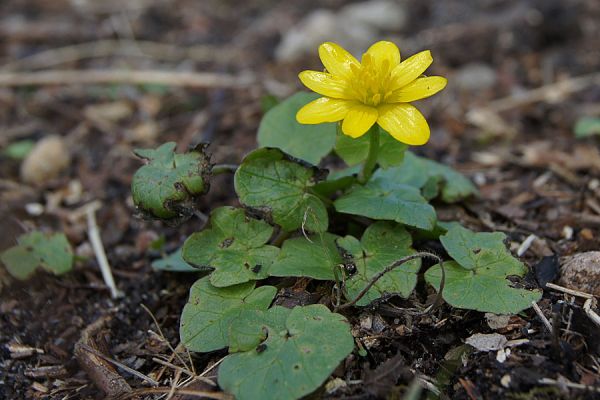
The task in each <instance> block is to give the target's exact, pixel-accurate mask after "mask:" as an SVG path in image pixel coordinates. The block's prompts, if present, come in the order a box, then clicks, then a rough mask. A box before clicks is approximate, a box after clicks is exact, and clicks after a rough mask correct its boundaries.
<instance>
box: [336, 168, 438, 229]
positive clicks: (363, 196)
mask: <svg viewBox="0 0 600 400" xmlns="http://www.w3.org/2000/svg"><path fill="white" fill-rule="evenodd" d="M377 172H379V171H377ZM376 175H377V173H376V174H375V175H373V177H372V178H371V180H369V182H367V183H366V184H365V185H364V186H361V185H355V186H353V187H352V188H351V189H350V190H349V191H348V193H346V194H344V195H343V196H341V197H340V198H338V199H337V200H336V201H335V202H334V205H335V209H336V210H337V211H339V212H341V213H346V214H353V215H361V216H363V217H368V218H372V219H383V220H390V221H396V222H400V223H403V224H405V225H409V226H414V227H416V228H421V229H425V230H431V229H433V227H434V225H435V220H436V214H435V210H434V209H433V207H432V206H431V205H429V204H428V203H427V200H425V199H424V198H423V196H421V193H420V192H419V190H418V189H415V188H414V187H412V186H408V185H405V184H401V183H396V182H395V181H393V180H390V179H384V178H382V177H380V176H376Z"/></svg>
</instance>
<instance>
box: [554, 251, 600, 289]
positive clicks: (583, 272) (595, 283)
mask: <svg viewBox="0 0 600 400" xmlns="http://www.w3.org/2000/svg"><path fill="white" fill-rule="evenodd" d="M560 272H561V276H560V279H559V281H558V284H559V285H561V286H564V287H567V288H569V289H575V290H580V291H582V292H585V293H589V294H592V295H594V296H600V251H588V252H585V253H578V254H574V255H572V256H568V257H564V258H562V259H561V267H560Z"/></svg>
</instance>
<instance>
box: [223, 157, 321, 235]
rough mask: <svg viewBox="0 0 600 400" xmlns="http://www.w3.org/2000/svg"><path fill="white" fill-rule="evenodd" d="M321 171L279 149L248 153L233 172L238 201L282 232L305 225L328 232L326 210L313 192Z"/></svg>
mask: <svg viewBox="0 0 600 400" xmlns="http://www.w3.org/2000/svg"><path fill="white" fill-rule="evenodd" d="M323 175H324V172H323V171H322V170H319V169H318V168H317V167H313V166H307V165H305V164H303V163H301V162H299V161H297V160H294V159H291V158H290V157H288V156H287V155H286V154H285V153H283V152H282V151H281V150H279V149H271V148H262V149H258V150H255V151H253V152H252V153H250V154H248V155H247V156H246V158H245V159H244V161H243V162H242V165H241V166H240V167H239V168H238V170H237V171H236V173H235V191H236V193H237V195H238V197H239V198H240V202H241V203H242V204H244V205H245V206H246V207H249V208H252V209H254V210H256V211H257V212H260V213H261V214H263V215H264V216H265V218H266V219H268V220H272V221H273V222H274V223H276V224H278V225H280V226H281V228H282V229H283V230H285V231H293V230H296V229H299V228H300V227H302V226H304V229H305V230H308V231H311V232H324V231H326V230H327V226H328V218H327V209H326V208H325V205H324V204H323V202H322V201H321V200H320V199H319V198H318V197H317V196H316V195H314V194H313V193H312V189H313V186H314V185H315V183H317V182H318V181H320V180H321V179H322V178H323Z"/></svg>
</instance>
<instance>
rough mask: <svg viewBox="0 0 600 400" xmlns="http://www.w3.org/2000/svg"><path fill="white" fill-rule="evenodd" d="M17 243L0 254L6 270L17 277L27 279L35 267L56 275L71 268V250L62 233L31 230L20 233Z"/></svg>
mask: <svg viewBox="0 0 600 400" xmlns="http://www.w3.org/2000/svg"><path fill="white" fill-rule="evenodd" d="M17 243H18V244H17V245H16V246H13V247H11V248H9V249H8V250H6V251H4V252H3V253H2V254H1V255H0V260H1V261H2V263H4V265H5V266H6V269H7V270H8V272H9V273H10V274H11V275H12V276H14V277H15V278H17V279H21V280H24V279H27V278H29V277H30V276H31V274H32V273H33V271H35V269H36V268H37V267H42V268H44V269H45V270H47V271H49V272H52V273H53V274H56V275H62V274H64V273H66V272H69V271H70V270H71V269H72V268H73V252H72V250H71V245H70V244H69V241H68V240H67V237H66V236H65V235H64V234H63V233H54V234H44V233H42V232H37V231H36V232H31V233H27V234H24V235H21V236H20V237H19V238H18V239H17Z"/></svg>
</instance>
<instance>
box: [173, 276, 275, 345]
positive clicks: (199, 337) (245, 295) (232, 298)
mask: <svg viewBox="0 0 600 400" xmlns="http://www.w3.org/2000/svg"><path fill="white" fill-rule="evenodd" d="M254 285H255V284H254V282H248V283H242V284H240V285H236V286H230V287H226V288H218V287H215V286H213V285H211V283H210V281H209V279H208V277H205V278H202V279H199V280H197V281H196V283H194V285H193V286H192V288H191V289H190V298H189V300H188V302H187V304H186V305H185V307H184V308H183V313H182V314H181V325H180V327H179V335H180V336H181V342H182V343H183V345H184V346H185V347H186V348H188V349H189V350H191V351H200V352H208V351H214V350H218V349H222V348H224V347H227V346H228V345H229V328H230V325H231V323H232V322H233V321H235V320H236V319H237V318H240V316H242V315H244V314H245V313H246V312H247V311H249V310H266V309H267V308H268V307H269V305H270V304H271V301H272V300H273V297H275V293H277V289H276V288H275V287H273V286H261V287H259V288H256V289H255V288H254Z"/></svg>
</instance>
